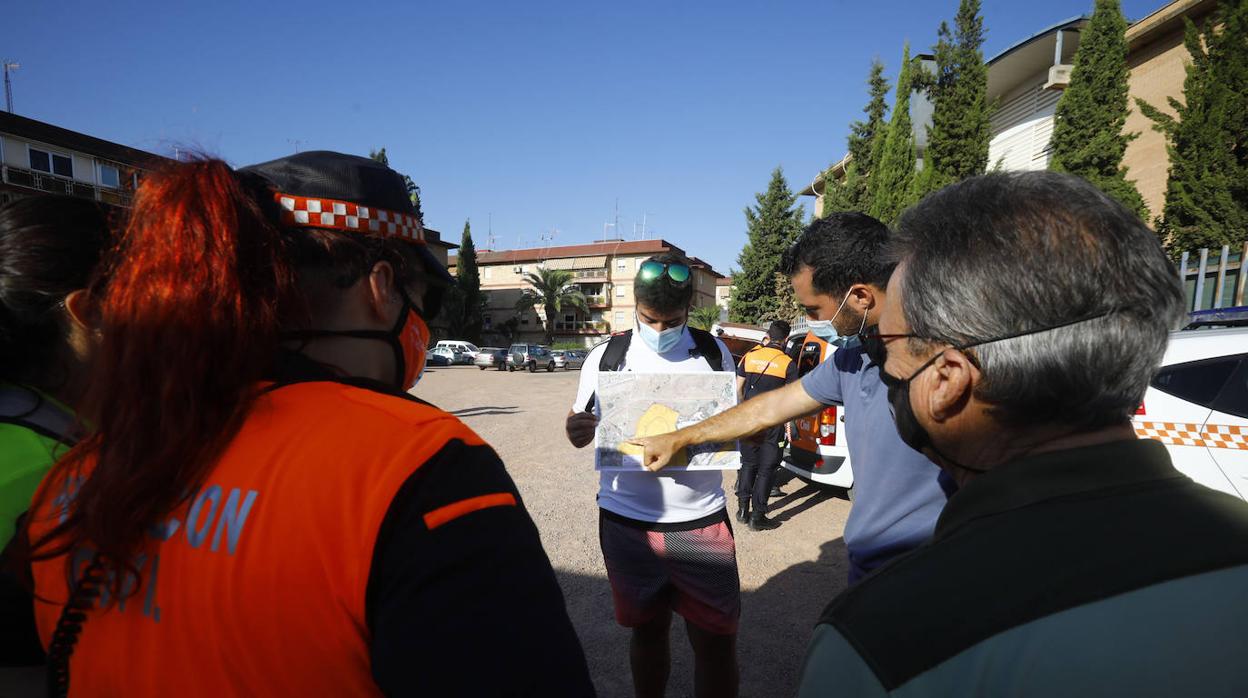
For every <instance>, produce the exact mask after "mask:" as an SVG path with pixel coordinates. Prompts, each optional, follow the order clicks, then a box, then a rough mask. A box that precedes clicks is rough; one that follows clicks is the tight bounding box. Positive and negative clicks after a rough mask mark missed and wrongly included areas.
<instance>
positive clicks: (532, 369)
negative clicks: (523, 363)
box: [529, 361, 537, 373]
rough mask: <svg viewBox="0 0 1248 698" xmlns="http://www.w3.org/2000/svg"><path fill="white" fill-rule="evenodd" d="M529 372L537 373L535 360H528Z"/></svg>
mask: <svg viewBox="0 0 1248 698" xmlns="http://www.w3.org/2000/svg"><path fill="white" fill-rule="evenodd" d="M529 373H537V362H536V361H530V362H529Z"/></svg>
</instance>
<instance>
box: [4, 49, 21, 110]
mask: <svg viewBox="0 0 1248 698" xmlns="http://www.w3.org/2000/svg"><path fill="white" fill-rule="evenodd" d="M3 63H4V107H5V111H7V112H8V113H10V114H12V113H13V81H12V80H10V79H9V71H12V70H17V69H18V68H20V67H22V64H21V63H18V62H17V61H11V60H9V59H7V58H6V59H4V61H3Z"/></svg>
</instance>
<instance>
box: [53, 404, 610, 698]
mask: <svg viewBox="0 0 1248 698" xmlns="http://www.w3.org/2000/svg"><path fill="white" fill-rule="evenodd" d="M474 447H484V450H487V451H488V447H485V445H484V442H483V441H482V440H481V439H480V437H478V436H477V435H476V434H475V433H473V432H472V431H471V430H470V429H468V428H467V427H466V426H464V425H463V424H462V423H461V422H460V421H459V420H458V419H456V418H455V417H454V416H452V415H450V414H448V413H446V412H443V411H441V410H439V409H436V408H434V407H432V406H429V405H426V404H424V403H420V402H418V401H410V400H404V399H402V398H399V397H395V396H393V395H387V394H384V393H380V392H375V391H372V390H366V389H361V388H358V387H352V386H350V385H345V384H342V383H338V382H329V381H321V382H305V383H295V384H291V385H285V386H282V387H280V388H277V389H274V390H271V391H270V392H266V393H264V394H262V395H261V397H259V398H258V399H257V401H256V402H255V404H254V407H253V408H252V409H251V412H250V414H249V416H248V417H247V419H246V420H245V422H244V424H243V426H242V428H241V430H240V431H239V433H238V434H237V436H236V437H235V438H234V439H233V441H232V442H231V443H230V444H229V446H228V447H227V448H226V450H225V451H224V453H223V454H222V456H221V457H220V459H219V461H218V462H217V464H216V465H215V466H214V467H213V468H212V469H211V470H210V471H209V473H208V475H207V477H206V479H205V480H204V482H203V485H202V486H201V487H200V488H199V489H198V490H197V492H195V493H193V495H192V496H191V497H190V498H189V500H188V501H186V502H185V503H183V504H182V505H180V506H179V507H177V508H176V509H175V510H174V512H173V513H172V514H171V515H170V516H169V517H168V518H167V519H166V520H165V521H164V522H163V523H162V524H160V525H158V526H155V527H154V530H153V531H152V532H151V535H152V537H153V538H154V540H153V541H152V542H151V543H150V544H149V545H147V546H146V548H145V550H144V551H143V554H142V555H140V556H139V557H138V558H137V559H136V560H135V564H136V566H137V567H138V568H139V570H140V572H141V574H142V586H141V587H139V591H138V593H136V594H134V595H132V596H131V597H129V598H128V599H126V600H125V601H124V602H122V603H115V604H114V605H113V606H112V607H111V608H107V610H101V609H98V608H97V609H93V610H92V611H91V612H89V613H88V614H87V619H86V622H85V623H84V625H83V628H82V632H81V636H80V639H79V640H78V643H77V647H76V648H75V650H74V652H73V655H72V660H71V662H70V677H71V678H70V690H71V695H89V696H112V695H117V696H121V695H126V696H156V695H177V696H206V697H207V696H212V697H213V698H219V697H220V696H227V695H264V696H269V695H272V696H278V695H281V696H368V695H379V694H380V689H379V687H378V685H377V683H376V681H375V680H374V678H375V677H374V675H373V671H372V667H371V666H370V635H371V634H372V633H373V632H375V631H376V628H371V627H370V620H371V618H372V616H370V613H369V611H370V609H369V608H367V606H368V605H369V603H370V602H371V601H372V600H373V599H372V598H371V597H369V598H366V596H367V594H368V593H369V588H368V587H369V583H370V574H371V572H372V571H373V569H372V568H373V566H374V563H375V562H376V559H375V552H376V550H375V546H376V544H377V541H378V539H379V535H382V534H383V533H384V531H383V530H382V529H383V521H384V522H386V524H387V525H388V524H389V523H390V522H389V520H388V519H387V512H388V510H389V509H390V508H391V503H392V501H393V500H395V498H396V494H397V493H399V490H400V488H403V490H404V492H407V490H409V489H410V488H411V487H413V486H416V487H422V486H424V484H425V480H421V479H419V478H418V477H417V475H418V474H420V473H421V468H422V467H423V466H424V464H426V463H427V462H429V461H430V459H431V458H434V457H435V455H436V454H439V453H440V452H445V451H446V449H448V448H451V449H461V448H466V449H472V448H474ZM488 452H489V454H490V457H491V459H492V462H493V463H495V464H497V468H496V470H497V472H499V473H500V474H501V477H502V479H503V480H505V481H506V483H507V484H508V485H510V479H509V478H506V475H505V473H504V472H503V471H502V467H501V463H497V457H496V456H494V455H493V452H492V451H488ZM454 464H456V465H457V464H460V463H459V462H456V463H454ZM442 470H443V471H444V472H452V473H453V470H454V469H446V468H442ZM422 477H423V475H422ZM426 479H427V478H426ZM443 479H445V478H443ZM405 483H411V484H405ZM44 487H50V488H54V489H53V490H52V491H51V492H50V493H49V494H51V495H52V497H51V498H50V499H51V501H52V503H51V505H49V506H48V507H47V508H44V509H41V510H40V511H39V512H37V514H38V517H37V518H36V519H32V539H35V540H37V539H38V536H39V534H40V533H41V532H43V531H46V530H48V529H49V528H50V526H51V525H52V524H53V523H54V522H55V519H56V515H57V513H58V512H59V510H60V507H61V506H62V505H63V503H64V502H66V501H72V498H73V495H74V491H75V483H73V482H66V481H65V480H64V478H60V477H55V478H49V481H48V482H46V483H45V484H44ZM422 501H433V502H434V505H432V506H431V507H429V508H428V510H427V511H423V512H422V516H421V519H420V520H418V523H417V524H416V525H417V526H420V525H422V524H421V523H419V521H423V527H424V529H427V530H428V531H429V532H430V533H441V531H442V530H448V531H449V530H451V529H453V528H454V526H452V525H451V524H452V523H453V522H455V521H457V520H458V519H460V518H462V517H466V516H467V515H469V514H474V513H476V512H486V511H491V510H495V511H496V510H498V509H500V508H508V509H510V510H511V511H519V512H520V513H521V514H523V510H522V509H518V508H517V507H518V505H519V503H518V500H517V497H516V494H515V492H514V488H513V489H511V490H510V491H495V492H487V493H484V494H479V495H477V496H473V497H469V498H467V499H459V500H456V501H439V500H438V494H437V493H436V492H435V493H433V494H432V495H429V496H427V497H424V498H423V499H422ZM405 521H406V520H405ZM409 523H410V522H409ZM524 523H525V524H526V525H528V526H530V527H531V522H529V521H528V519H527V515H525V516H524ZM405 527H406V528H409V529H410V528H412V526H410V525H407V524H405ZM442 527H445V529H443V528H442ZM422 533H423V531H422ZM477 538H480V536H477ZM533 539H534V540H535V541H536V540H537V538H536V531H535V530H534V531H533ZM537 550H538V555H540V557H541V562H540V564H543V565H545V574H546V575H547V576H549V586H551V587H553V588H554V589H555V591H554V597H555V598H556V599H558V608H559V610H560V612H562V597H561V596H560V595H559V593H558V591H557V589H558V587H557V584H555V581H554V578H553V574H552V573H551V572H550V568H549V562H548V561H547V560H546V558H545V556H544V555H542V554H541V553H540V542H538V543H537ZM91 557H92V551H91V550H89V549H84V550H80V551H78V552H76V553H75V554H74V560H73V565H72V569H73V572H74V574H75V575H79V574H81V571H82V569H83V568H84V567H85V566H86V565H87V564H88V562H89V561H90V559H91ZM408 557H411V556H408ZM400 562H401V563H402V564H407V565H416V566H419V565H420V564H421V563H422V561H421V560H402V561H400ZM33 571H34V577H35V588H36V594H37V596H38V597H40V598H43V599H47V600H48V601H50V602H51V603H46V602H37V603H36V615H37V618H38V624H39V631H40V634H41V636H42V638H43V641H44V644H45V646H47V644H48V641H49V639H50V637H51V635H52V633H53V631H54V629H55V627H56V625H57V620H58V616H59V614H60V612H61V608H62V604H63V603H64V602H65V600H66V598H67V595H68V593H69V592H68V587H67V577H66V559H65V558H64V557H62V558H57V559H53V560H49V561H46V562H40V563H36V564H35V565H34V570H33ZM499 574H504V573H502V572H499ZM127 583H128V584H130V583H132V580H127ZM109 601H110V599H108V598H107V595H105V598H104V599H102V600H101V603H100V606H105V605H106V604H107V603H108V602H109ZM439 603H441V604H443V605H450V606H452V607H453V606H454V605H455V604H456V600H455V599H454V598H450V597H447V598H444V599H441V600H440V601H439ZM549 621H550V623H551V624H553V625H554V626H556V627H558V626H559V624H560V623H561V622H562V623H563V624H564V625H567V632H568V634H569V635H571V636H572V637H573V638H574V637H575V635H574V634H572V631H571V628H570V625H569V624H568V621H567V617H566V612H563V616H562V618H559V617H551V618H550V619H549ZM411 625H417V624H415V623H413V624H411ZM411 631H412V632H413V633H420V632H421V631H422V629H421V628H419V627H412V628H411ZM426 632H428V631H426ZM482 637H488V635H485V634H482ZM573 643H574V644H575V641H574V640H573ZM579 649H580V648H579V645H576V646H575V651H576V652H577V653H579ZM481 650H482V651H483V652H493V651H498V652H507V651H509V648H507V647H492V648H490V647H482V648H481ZM561 651H563V652H564V653H565V654H567V653H569V652H567V651H566V650H564V649H563V648H561ZM465 654H467V653H465ZM578 658H579V661H580V665H581V666H582V667H583V666H584V659H583V657H579V655H578V657H572V658H570V660H571V661H572V664H573V665H575V660H576V659H578ZM419 659H420V658H419V657H411V658H410V660H411V661H417V660H419ZM486 671H488V669H487V670H486ZM456 680H457V681H459V682H462V685H465V686H471V685H472V680H473V677H459V678H457V679H456ZM516 680H518V681H519V680H523V677H519V678H517V679H516ZM587 683H588V680H587V676H586V684H587ZM439 685H440V684H439Z"/></svg>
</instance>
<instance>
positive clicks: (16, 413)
mask: <svg viewBox="0 0 1248 698" xmlns="http://www.w3.org/2000/svg"><path fill="white" fill-rule="evenodd" d="M0 423H4V424H16V425H17V426H20V427H25V428H27V429H30V430H31V431H33V432H35V433H36V434H40V435H42V436H46V437H47V438H49V439H53V440H55V441H59V442H61V443H63V444H65V445H66V446H73V445H74V444H76V443H77V442H78V438H77V437H78V434H77V433H76V431H77V430H76V429H75V428H74V427H75V417H74V415H72V414H70V413H68V412H66V411H64V410H62V409H60V408H59V407H57V406H56V405H55V404H53V403H52V402H50V401H48V400H45V399H44V398H43V396H42V395H40V394H39V393H37V392H35V391H34V390H31V389H29V388H24V387H22V386H18V385H6V386H3V387H0Z"/></svg>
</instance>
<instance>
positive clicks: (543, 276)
mask: <svg viewBox="0 0 1248 698" xmlns="http://www.w3.org/2000/svg"><path fill="white" fill-rule="evenodd" d="M573 278H574V277H573V276H572V272H570V271H568V270H566V269H545V268H540V267H539V268H538V270H537V273H536V274H535V273H533V272H528V273H526V274H525V275H524V280H525V281H527V282H528V284H529V286H532V288H526V289H524V291H523V292H522V293H521V294H520V299H519V300H517V301H516V311H517V312H521V313H522V312H524V311H526V310H529V309H531V308H536V307H537V306H539V305H540V306H542V309H543V310H544V311H545V313H546V344H547V345H550V344H554V343H555V317H556V316H557V315H558V314H559V313H561V312H563V309H564V308H576V309H578V310H581V311H582V312H585V313H588V312H589V305H588V304H587V303H586V302H585V294H583V293H581V289H580V287H579V286H577V285H576V284H574V283H572V279H573Z"/></svg>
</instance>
